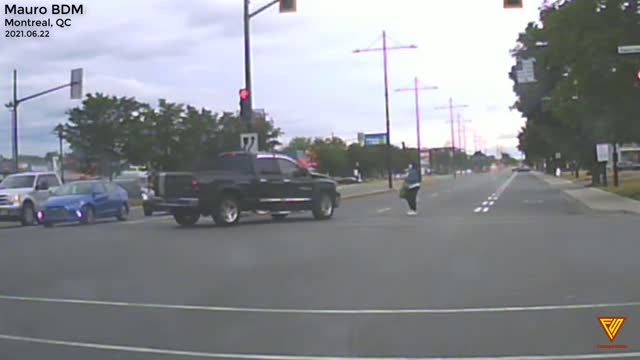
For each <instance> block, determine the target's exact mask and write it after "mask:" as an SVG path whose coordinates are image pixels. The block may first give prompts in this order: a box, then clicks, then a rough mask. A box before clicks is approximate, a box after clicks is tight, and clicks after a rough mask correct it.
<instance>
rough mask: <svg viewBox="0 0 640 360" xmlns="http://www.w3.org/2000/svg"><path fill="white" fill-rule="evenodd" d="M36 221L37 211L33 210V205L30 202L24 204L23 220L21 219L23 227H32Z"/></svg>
mask: <svg viewBox="0 0 640 360" xmlns="http://www.w3.org/2000/svg"><path fill="white" fill-rule="evenodd" d="M35 221H36V215H35V210H33V204H31V203H30V202H26V203H24V205H23V206H22V219H20V223H21V224H22V225H23V226H31V225H33V224H34V223H35Z"/></svg>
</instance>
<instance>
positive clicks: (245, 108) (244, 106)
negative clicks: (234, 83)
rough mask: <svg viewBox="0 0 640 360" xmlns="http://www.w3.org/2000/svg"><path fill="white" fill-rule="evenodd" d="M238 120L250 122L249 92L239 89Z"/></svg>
mask: <svg viewBox="0 0 640 360" xmlns="http://www.w3.org/2000/svg"><path fill="white" fill-rule="evenodd" d="M239 95H240V118H241V119H242V120H244V121H247V122H249V121H250V120H251V107H250V106H249V90H247V89H240V92H239Z"/></svg>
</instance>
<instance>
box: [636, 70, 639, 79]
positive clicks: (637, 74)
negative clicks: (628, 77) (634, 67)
mask: <svg viewBox="0 0 640 360" xmlns="http://www.w3.org/2000/svg"><path fill="white" fill-rule="evenodd" d="M636 78H637V79H638V81H640V69H638V72H637V73H636Z"/></svg>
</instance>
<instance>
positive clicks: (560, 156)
mask: <svg viewBox="0 0 640 360" xmlns="http://www.w3.org/2000/svg"><path fill="white" fill-rule="evenodd" d="M560 159H562V154H561V153H559V152H557V153H556V160H560Z"/></svg>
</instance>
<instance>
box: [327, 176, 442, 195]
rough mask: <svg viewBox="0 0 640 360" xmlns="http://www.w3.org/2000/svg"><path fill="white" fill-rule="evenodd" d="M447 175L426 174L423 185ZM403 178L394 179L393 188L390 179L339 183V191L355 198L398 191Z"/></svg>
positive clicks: (440, 179)
mask: <svg viewBox="0 0 640 360" xmlns="http://www.w3.org/2000/svg"><path fill="white" fill-rule="evenodd" d="M448 178H449V176H447V175H433V176H430V177H429V176H424V177H423V180H422V185H423V186H427V185H429V184H431V183H433V182H436V181H442V180H445V179H448ZM402 183H403V180H400V179H394V180H393V189H389V182H388V180H386V179H385V180H379V181H374V182H367V183H362V184H349V185H339V186H338V192H339V193H340V195H341V196H342V199H354V198H359V197H363V196H369V195H376V194H384V193H387V192H392V191H397V190H398V189H400V187H401V186H402Z"/></svg>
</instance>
